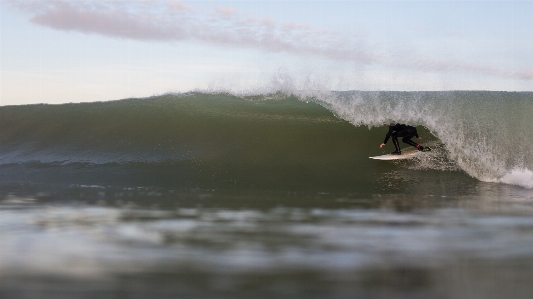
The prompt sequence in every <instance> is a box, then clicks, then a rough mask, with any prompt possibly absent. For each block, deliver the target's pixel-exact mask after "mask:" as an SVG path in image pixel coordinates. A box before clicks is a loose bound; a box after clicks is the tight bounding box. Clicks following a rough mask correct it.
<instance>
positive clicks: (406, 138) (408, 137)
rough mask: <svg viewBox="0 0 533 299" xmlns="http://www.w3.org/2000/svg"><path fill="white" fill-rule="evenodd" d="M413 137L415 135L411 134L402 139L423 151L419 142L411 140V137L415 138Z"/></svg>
mask: <svg viewBox="0 0 533 299" xmlns="http://www.w3.org/2000/svg"><path fill="white" fill-rule="evenodd" d="M413 137H414V136H412V135H411V136H405V137H404V138H403V139H402V141H403V142H404V143H407V144H409V145H411V146H414V147H416V149H417V150H420V151H421V150H422V147H421V146H420V144H418V143H416V142H414V141H413V140H411V138H413Z"/></svg>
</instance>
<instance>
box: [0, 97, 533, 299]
mask: <svg viewBox="0 0 533 299" xmlns="http://www.w3.org/2000/svg"><path fill="white" fill-rule="evenodd" d="M532 118H533V93H531V92H519V93H515V92H488V91H449V92H359V91H346V92H322V91H292V92H285V93H282V92H278V93H268V94H231V93H207V92H190V93H183V94H167V95H161V96H154V97H150V98H142V99H124V100H119V101H112V102H95V103H82V104H64V105H28V106H4V107H0V297H2V298H49V297H54V298H63V297H64V298H86V297H87V298H89V297H90V298H94V297H95V296H98V298H146V297H154V296H157V297H158V298H176V297H179V298H251V297H254V298H273V297H282V298H289V297H290V298H484V299H486V298H502V297H508V298H530V297H531V294H533V276H532V275H531V273H533V148H532V141H531V140H533V122H532V121H531V119H532ZM390 122H401V123H407V124H411V125H415V126H417V128H418V132H419V134H420V135H421V136H422V137H423V140H422V141H421V142H422V144H424V145H426V146H429V147H431V148H432V149H433V150H432V151H431V152H428V153H424V154H422V155H419V156H417V157H416V158H414V159H409V160H402V161H392V162H391V161H376V160H372V159H368V157H369V156H375V155H380V154H384V153H388V152H391V151H393V147H392V144H391V142H389V144H388V145H387V147H385V148H384V149H379V144H380V143H381V142H382V141H383V138H384V136H385V134H386V132H387V128H386V127H385V126H384V124H385V123H390ZM405 147H408V146H407V145H405Z"/></svg>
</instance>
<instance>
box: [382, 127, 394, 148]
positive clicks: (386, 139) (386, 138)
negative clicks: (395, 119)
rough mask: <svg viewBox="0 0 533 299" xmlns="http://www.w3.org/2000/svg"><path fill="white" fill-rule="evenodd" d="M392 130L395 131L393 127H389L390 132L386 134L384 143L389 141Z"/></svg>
mask: <svg viewBox="0 0 533 299" xmlns="http://www.w3.org/2000/svg"><path fill="white" fill-rule="evenodd" d="M392 131H394V129H393V128H392V127H389V132H387V135H385V140H383V144H384V145H385V144H387V141H389V138H390V135H391V134H392Z"/></svg>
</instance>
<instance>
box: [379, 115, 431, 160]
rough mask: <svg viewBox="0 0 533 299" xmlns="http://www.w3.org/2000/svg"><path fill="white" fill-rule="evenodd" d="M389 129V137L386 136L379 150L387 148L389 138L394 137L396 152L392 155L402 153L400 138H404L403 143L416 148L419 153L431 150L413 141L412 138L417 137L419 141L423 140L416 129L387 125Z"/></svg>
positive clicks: (402, 125)
mask: <svg viewBox="0 0 533 299" xmlns="http://www.w3.org/2000/svg"><path fill="white" fill-rule="evenodd" d="M386 126H387V127H389V132H387V135H386V136H385V140H384V141H383V143H382V144H380V145H379V148H382V147H384V146H385V144H386V143H387V141H389V138H390V137H391V136H392V143H394V147H395V148H396V151H394V152H392V153H391V155H401V154H402V151H401V150H400V143H399V142H398V137H403V138H402V141H403V142H404V143H407V144H409V145H412V146H414V147H416V149H418V150H419V151H427V150H429V148H425V147H423V146H421V145H420V144H418V143H416V142H414V141H412V140H411V138H413V137H415V136H416V138H418V140H422V137H420V136H418V133H417V132H416V128H415V127H412V126H408V125H404V124H394V123H391V124H387V125H386Z"/></svg>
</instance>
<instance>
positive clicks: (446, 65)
mask: <svg viewBox="0 0 533 299" xmlns="http://www.w3.org/2000/svg"><path fill="white" fill-rule="evenodd" d="M532 16H533V1H509V0H507V1H504V0H502V1H473V0H471V1H430V0H426V1H420V0H419V1H403V0H389V1H326V0H321V1H302V0H300V1H276V0H270V1H245V0H240V1H174V0H168V1H165V0H129V1H121V0H0V71H1V77H0V105H24V104H32V103H49V104H59V103H70V102H93V101H108V100H118V99H123V98H132V97H136V98H138V97H148V96H153V95H159V94H165V93H171V92H177V93H179V92H188V91H229V92H236V93H260V92H273V91H276V90H402V91H416V90H501V91H533V21H532Z"/></svg>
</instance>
